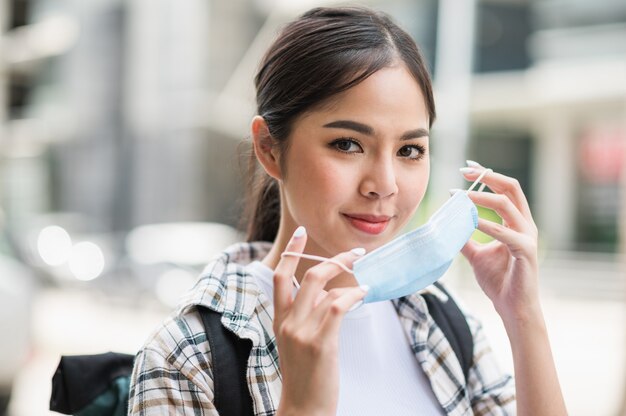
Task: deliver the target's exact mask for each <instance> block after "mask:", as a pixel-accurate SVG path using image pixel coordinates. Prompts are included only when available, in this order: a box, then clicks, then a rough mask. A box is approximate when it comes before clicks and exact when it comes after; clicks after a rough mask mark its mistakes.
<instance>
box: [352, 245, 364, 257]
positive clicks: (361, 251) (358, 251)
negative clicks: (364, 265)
mask: <svg viewBox="0 0 626 416" xmlns="http://www.w3.org/2000/svg"><path fill="white" fill-rule="evenodd" d="M350 252H351V253H352V254H356V255H357V256H362V255H364V254H365V252H366V251H365V249H364V248H363V247H357V248H353V249H352V250H350Z"/></svg>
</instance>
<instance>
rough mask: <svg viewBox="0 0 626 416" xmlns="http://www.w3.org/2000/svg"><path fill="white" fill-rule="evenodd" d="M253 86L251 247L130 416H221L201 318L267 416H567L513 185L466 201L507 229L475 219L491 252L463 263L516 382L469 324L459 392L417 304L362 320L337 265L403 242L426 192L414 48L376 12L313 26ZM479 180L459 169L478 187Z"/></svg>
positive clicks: (161, 342)
mask: <svg viewBox="0 0 626 416" xmlns="http://www.w3.org/2000/svg"><path fill="white" fill-rule="evenodd" d="M255 82H256V90H257V106H258V107H257V111H258V115H257V116H256V117H254V119H253V120H252V126H251V137H252V142H253V147H254V155H253V156H252V157H253V166H252V168H253V171H254V176H253V183H254V187H253V198H252V201H251V202H250V205H249V207H248V208H249V212H250V216H249V226H248V241H247V242H245V243H241V244H237V245H234V246H232V247H229V248H228V249H226V251H225V252H224V253H223V254H222V255H221V256H220V257H219V258H217V259H215V260H214V261H212V262H211V263H210V264H209V265H208V266H207V268H206V270H205V272H204V273H203V276H202V277H201V279H200V280H199V281H198V283H197V284H196V286H195V287H194V288H193V290H192V291H191V292H190V294H189V295H188V297H187V298H186V299H185V300H184V301H183V302H182V303H181V306H180V307H179V309H178V310H177V311H176V313H175V314H174V315H173V316H172V317H171V318H170V319H169V320H167V321H166V322H165V323H164V324H163V326H162V327H161V328H159V329H158V330H157V331H156V333H155V334H154V335H153V336H152V337H151V338H150V339H149V340H148V341H147V343H146V345H145V347H144V348H143V349H142V350H141V351H140V352H139V354H138V356H137V359H136V363H135V369H134V372H133V380H132V386H131V394H130V402H129V412H130V413H131V414H140V415H147V414H154V415H156V414H159V415H160V414H174V413H175V414H189V415H216V414H217V411H216V410H215V407H214V404H213V400H214V392H213V371H212V368H213V365H212V362H211V352H210V347H209V342H207V339H206V335H205V329H204V327H203V324H202V321H201V319H200V318H199V314H198V306H205V307H208V308H210V309H212V310H214V311H217V312H219V313H220V314H222V324H223V325H224V326H225V327H226V328H228V329H229V330H230V331H232V332H233V333H234V334H235V335H236V336H237V337H240V338H246V339H249V340H251V341H252V350H251V353H250V358H249V360H248V369H247V383H248V388H249V390H250V394H251V396H252V401H253V407H254V412H255V414H257V415H272V414H278V415H386V414H389V415H416V414H420V415H442V414H447V415H468V414H477V415H487V414H489V415H504V414H515V413H517V414H520V415H533V416H537V415H550V416H554V415H564V414H566V410H565V406H564V403H563V399H562V395H561V391H560V387H559V383H558V379H557V375H556V371H555V367H554V363H553V359H552V354H551V351H550V345H549V341H548V336H547V333H546V328H545V324H544V319H543V315H542V311H541V307H540V304H539V295H538V282H537V280H538V276H537V228H536V227H535V224H534V222H533V219H532V217H531V213H530V210H529V207H528V203H527V202H526V198H525V196H524V194H523V192H522V190H521V188H520V186H519V184H518V182H517V181H516V180H514V179H512V178H508V177H506V176H503V175H501V174H498V173H493V172H489V173H487V174H486V175H484V178H483V179H482V182H483V183H484V184H486V185H488V186H489V187H490V188H491V189H492V190H493V193H483V192H469V193H468V196H469V198H470V199H471V200H472V201H473V202H474V203H475V204H477V205H481V206H484V207H487V208H491V209H494V210H495V211H496V212H498V214H499V215H500V216H501V217H502V218H503V220H504V223H503V224H504V225H500V224H496V223H493V222H489V221H485V220H482V219H480V220H479V221H478V229H480V230H481V231H483V232H485V233H486V234H488V235H490V236H492V237H493V238H494V239H495V241H494V242H492V243H490V244H487V245H480V244H477V243H475V242H472V241H470V242H468V243H467V244H466V245H465V247H464V248H463V250H462V252H463V255H465V257H466V258H467V259H468V260H469V262H470V264H471V265H472V267H473V270H474V273H475V275H476V279H477V280H478V283H479V284H480V286H481V288H482V289H483V291H484V292H485V294H486V295H487V296H488V297H489V299H491V301H492V302H493V304H494V306H495V309H496V311H497V313H498V314H499V315H500V316H501V318H502V321H503V323H504V326H505V328H506V331H507V334H508V336H509V339H510V342H511V347H512V352H513V361H514V367H515V382H513V379H512V378H511V377H510V376H508V375H505V374H502V373H501V372H500V371H499V370H498V368H497V366H496V364H495V360H494V357H493V354H492V352H491V350H490V349H489V347H488V345H487V342H486V340H485V338H484V334H483V332H482V330H481V327H480V325H479V323H478V322H477V321H476V320H475V319H473V318H471V317H470V316H466V319H467V322H468V324H469V326H470V328H471V331H472V337H473V342H474V346H473V347H474V349H473V351H474V357H473V364H472V367H471V369H470V371H469V375H468V377H467V380H466V379H465V377H464V375H463V374H462V372H461V368H460V365H459V363H458V360H457V359H456V357H455V355H454V353H453V352H452V349H451V346H450V343H449V342H448V340H447V339H446V338H445V337H444V336H443V334H442V331H441V330H440V329H439V328H438V327H437V325H436V324H435V322H434V321H433V319H432V318H431V316H430V315H429V313H428V308H427V307H426V304H425V302H424V300H423V298H422V294H423V293H424V292H423V291H422V292H418V293H413V294H410V295H408V296H404V297H402V298H400V299H395V300H393V301H381V302H373V303H364V304H362V305H361V306H360V307H359V304H360V303H361V302H360V301H361V300H362V299H363V298H364V296H365V295H366V293H367V291H368V287H363V286H358V284H357V283H356V281H355V278H354V276H353V275H352V274H350V273H348V272H346V271H345V270H344V268H342V267H340V266H339V265H338V264H341V265H343V266H344V267H345V268H347V269H348V270H349V269H351V268H352V265H353V263H354V262H355V261H356V260H357V259H358V258H360V257H361V256H363V255H364V254H365V253H367V252H371V251H372V250H374V249H376V248H378V247H380V246H382V245H384V244H385V243H388V242H389V241H391V240H393V239H394V237H396V236H397V235H398V234H399V233H400V231H401V230H402V229H403V227H404V226H405V225H406V224H407V222H408V221H409V219H410V218H411V216H412V215H413V214H414V212H415V210H416V209H417V207H418V206H419V204H420V202H421V200H422V198H423V196H424V193H425V191H426V187H427V184H428V179H429V167H430V166H429V165H430V160H429V152H428V150H429V130H430V127H431V126H432V124H433V121H434V119H435V106H434V101H433V94H432V88H431V81H430V78H429V75H428V72H427V69H426V66H425V63H424V60H423V58H422V56H421V55H420V52H419V51H418V48H417V46H416V45H415V43H414V42H413V40H412V39H411V38H410V36H409V35H408V34H407V33H405V32H404V31H403V30H401V29H400V28H398V26H396V25H395V24H394V23H393V22H392V21H390V19H389V18H388V17H387V16H385V15H383V14H381V13H379V12H375V11H372V10H369V9H364V8H318V9H314V10H311V11H309V12H307V13H305V14H304V15H303V16H301V17H300V18H299V19H297V20H295V21H294V22H292V23H290V24H289V25H287V26H286V27H285V28H284V30H283V31H282V32H281V33H280V35H279V36H278V38H277V39H276V40H275V41H274V43H273V44H272V45H271V46H270V48H269V50H268V51H267V53H266V55H265V57H264V58H263V60H262V62H261V65H260V69H259V71H258V74H257V76H256V78H255ZM256 161H258V162H259V163H258V165H257V164H256ZM483 171H484V169H483V168H482V167H481V166H480V165H478V164H476V163H470V166H468V167H466V168H463V169H461V172H462V174H463V175H464V177H465V179H467V180H469V181H474V180H476V179H477V178H478V177H479V175H481V173H483ZM285 252H290V253H294V254H298V253H306V254H308V255H315V256H322V257H328V258H333V261H332V262H331V261H326V262H321V263H319V262H316V261H313V260H310V259H306V258H302V259H301V258H299V257H298V256H296V255H282V254H284V253H285ZM414 255H415V256H416V258H417V257H419V256H420V252H419V251H416V252H415V253H414ZM388 277H389V276H388ZM293 279H295V280H296V281H297V282H296V283H295V284H294V282H293ZM296 287H297V288H296ZM428 290H429V289H428V288H427V289H425V291H428ZM355 306H357V307H356V308H355Z"/></svg>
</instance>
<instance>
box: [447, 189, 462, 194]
mask: <svg viewBox="0 0 626 416" xmlns="http://www.w3.org/2000/svg"><path fill="white" fill-rule="evenodd" d="M459 191H460V189H458V188H457V189H450V190H449V192H450V195H454V194H456V193H457V192H459Z"/></svg>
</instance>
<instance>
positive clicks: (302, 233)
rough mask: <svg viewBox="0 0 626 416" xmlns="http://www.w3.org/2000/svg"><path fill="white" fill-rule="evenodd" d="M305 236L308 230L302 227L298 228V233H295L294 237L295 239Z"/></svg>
mask: <svg viewBox="0 0 626 416" xmlns="http://www.w3.org/2000/svg"><path fill="white" fill-rule="evenodd" d="M304 234H306V228H304V226H302V225H301V226H299V227H298V228H296V231H294V232H293V236H294V237H295V238H299V237H302V236H303V235H304Z"/></svg>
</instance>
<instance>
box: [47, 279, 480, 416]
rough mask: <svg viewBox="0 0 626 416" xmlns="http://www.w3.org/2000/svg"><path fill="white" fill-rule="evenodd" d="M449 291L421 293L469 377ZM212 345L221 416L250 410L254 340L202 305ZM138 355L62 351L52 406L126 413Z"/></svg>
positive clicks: (461, 327)
mask: <svg viewBox="0 0 626 416" xmlns="http://www.w3.org/2000/svg"><path fill="white" fill-rule="evenodd" d="M435 286H436V287H437V288H438V289H439V290H441V291H442V292H443V293H444V294H446V295H447V296H448V300H447V301H442V300H441V299H439V298H438V297H437V296H435V295H433V294H425V295H423V297H424V299H425V301H426V304H427V305H428V310H429V313H430V315H431V316H432V317H433V319H434V321H435V322H436V323H437V325H438V326H439V328H440V329H441V330H442V332H443V333H444V335H445V336H446V338H447V339H448V342H449V343H450V345H451V346H452V349H453V350H454V353H455V355H456V357H457V359H458V360H459V363H460V364H461V368H462V369H463V375H464V376H465V380H467V377H468V374H469V369H470V367H471V366H472V355H473V349H474V342H473V338H472V333H471V332H470V329H469V326H468V324H467V321H466V320H465V316H464V315H463V313H462V312H461V310H460V309H459V307H458V305H457V304H456V303H455V302H454V301H453V300H452V298H451V297H450V296H449V294H448V292H447V291H446V290H445V289H444V288H443V286H441V285H440V284H439V283H435ZM198 312H199V313H200V316H201V318H202V322H203V324H204V327H205V330H206V334H207V339H208V342H209V344H210V347H211V354H212V365H213V383H214V386H213V387H214V394H215V396H214V405H215V408H216V409H217V412H218V413H219V414H220V416H252V415H253V414H254V412H253V408H252V398H251V397H250V392H249V391H248V385H247V382H246V369H247V363H248V357H249V355H250V349H251V348H252V343H251V341H250V340H247V339H241V338H238V337H237V336H236V335H235V334H233V333H232V332H231V331H229V330H228V329H226V328H225V327H224V326H223V325H222V323H221V321H220V319H221V315H220V314H219V313H217V312H215V311H213V310H211V309H208V308H205V307H200V306H199V307H198ZM134 359H135V357H134V356H133V355H129V354H120V353H113V352H109V353H105V354H97V355H77V356H63V357H61V361H60V363H59V366H58V367H57V369H56V372H55V374H54V376H53V378H52V394H51V397H50V410H53V411H55V412H60V413H63V414H68V415H78V416H105V415H106V416H123V415H126V414H127V408H128V393H129V388H130V376H131V373H132V369H133V361H134Z"/></svg>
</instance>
